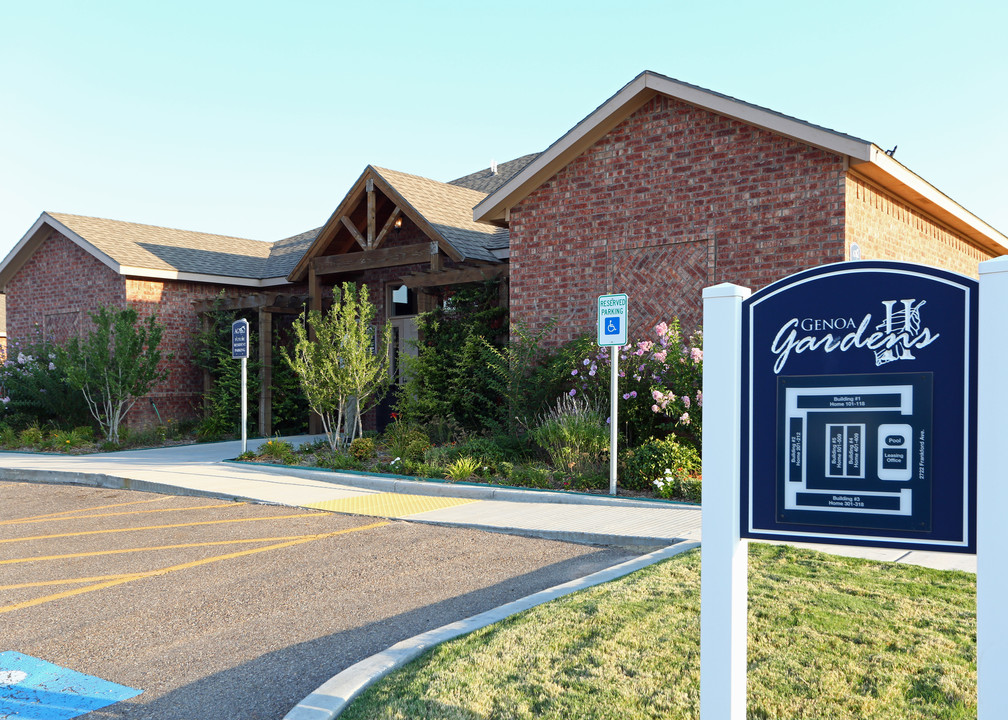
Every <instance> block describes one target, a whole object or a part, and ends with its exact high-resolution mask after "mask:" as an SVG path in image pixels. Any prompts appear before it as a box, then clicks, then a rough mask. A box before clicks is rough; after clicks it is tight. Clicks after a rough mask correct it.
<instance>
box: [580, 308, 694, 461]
mask: <svg viewBox="0 0 1008 720" xmlns="http://www.w3.org/2000/svg"><path fill="white" fill-rule="evenodd" d="M653 332H654V335H653V337H652V339H644V340H639V341H638V342H636V343H633V344H630V345H627V346H625V347H623V348H621V349H620V354H619V386H618V393H619V396H620V398H621V402H620V409H619V430H620V432H621V433H622V435H623V437H624V439H625V440H626V442H627V443H628V444H630V445H636V444H638V443H639V442H640V441H641V440H642V439H643V438H647V437H661V436H663V435H666V434H668V433H669V432H671V431H672V430H675V431H676V432H677V433H678V435H679V439H680V441H681V442H686V443H689V444H691V445H692V446H693V447H694V449H696V451H697V452H700V438H701V434H702V430H703V412H702V405H703V393H702V392H701V390H702V388H703V337H702V336H701V334H700V333H699V332H697V333H695V334H694V335H693V336H692V337H691V338H690V339H689V340H688V341H686V340H684V339H683V337H682V333H681V332H680V330H679V321H678V320H675V319H673V320H672V322H671V323H670V324H666V323H664V322H662V323H659V324H658V325H656V326H655V327H654V331H653ZM610 363H611V359H610V352H609V349H608V348H602V349H600V350H598V351H597V352H590V353H588V354H586V355H585V356H584V357H582V358H580V359H579V360H578V361H577V362H576V364H575V365H574V367H570V368H568V373H569V377H568V378H567V380H568V389H567V392H568V393H570V394H572V395H577V396H582V395H587V396H588V398H589V399H590V401H592V402H595V403H599V404H602V403H606V404H607V403H608V401H609V396H610V389H609V385H610V380H609V377H610V374H611V372H610Z"/></svg>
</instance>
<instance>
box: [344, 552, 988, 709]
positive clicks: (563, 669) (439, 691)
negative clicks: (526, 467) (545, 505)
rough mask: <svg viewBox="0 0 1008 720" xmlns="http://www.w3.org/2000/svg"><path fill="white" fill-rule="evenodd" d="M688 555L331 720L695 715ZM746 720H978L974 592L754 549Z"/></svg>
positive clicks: (392, 682) (459, 655)
mask: <svg viewBox="0 0 1008 720" xmlns="http://www.w3.org/2000/svg"><path fill="white" fill-rule="evenodd" d="M699 647H700V555H699V552H691V553H687V554H684V555H680V556H677V557H675V558H672V559H671V560H668V561H666V562H664V563H661V564H659V565H655V566H652V567H650V568H647V569H645V570H642V571H640V572H637V573H634V574H633V575H630V576H628V577H626V578H623V579H621V580H618V581H615V582H612V583H608V584H605V585H601V586H599V587H596V588H592V589H590V590H586V591H584V592H581V593H578V594H576V595H572V596H570V597H568V598H564V599H561V600H558V601H555V602H552V603H549V604H546V605H542V606H539V607H537V608H534V609H532V610H529V611H528V612H526V613H523V614H521V615H518V616H516V617H513V618H510V619H508V620H506V621H504V622H502V623H499V624H497V625H493V626H491V627H488V628H485V629H483V630H480V631H477V632H475V633H473V634H471V635H468V636H466V637H464V638H460V639H458V640H456V641H453V642H450V643H446V644H444V645H441V646H439V647H437V648H435V649H434V650H432V651H431V652H430V653H427V654H426V655H424V656H422V657H421V658H419V659H418V660H417V661H415V662H413V663H411V664H410V665H408V666H407V667H405V668H403V669H402V670H401V671H399V672H397V673H394V674H393V675H391V676H389V677H388V678H386V679H385V680H384V681H382V682H381V683H378V684H377V685H376V686H374V687H372V688H371V689H370V690H369V691H368V692H366V693H365V694H364V695H362V696H361V697H360V698H358V699H357V701H355V702H354V703H353V704H352V705H351V706H350V707H349V708H348V709H347V710H346V712H345V713H344V714H343V715H342V716H341V719H342V720H351V719H358V720H359V719H361V718H480V719H484V718H485V719H490V718H495V719H496V718H501V719H503V718H530V719H531V718H557V719H560V718H577V719H595V718H613V719H617V718H618V719H620V720H625V719H628V718H670V719H672V720H679V719H682V720H686V719H689V720H695V719H696V718H697V717H698V716H699V709H698V708H699V679H700V653H699ZM748 682H749V685H748V688H749V689H748V697H749V700H748V717H749V718H750V719H759V720H764V719H775V720H777V719H780V720H784V719H788V720H790V719H792V718H816V719H822V720H847V719H850V720H861V719H863V718H878V720H901V719H903V718H915V719H916V718H919V719H920V720H936V719H942V718H948V719H952V718H955V719H958V718H975V717H976V577H975V576H974V575H971V574H968V573H962V572H951V571H938V570H929V569H926V568H919V567H914V566H908V565H895V564H892V563H879V562H873V561H866V560H856V559H850V558H843V557H838V556H834V555H824V554H821V553H816V552H812V551H807V550H798V549H795V548H789V547H784V546H772V545H758V544H753V545H752V546H751V550H750V559H749V670H748Z"/></svg>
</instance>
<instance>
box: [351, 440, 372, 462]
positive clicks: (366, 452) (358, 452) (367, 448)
mask: <svg viewBox="0 0 1008 720" xmlns="http://www.w3.org/2000/svg"><path fill="white" fill-rule="evenodd" d="M349 452H350V454H351V455H353V456H354V457H355V458H357V459H358V460H361V461H363V460H370V459H371V458H373V457H374V456H375V442H374V440H373V439H371V438H365V437H359V438H354V440H353V442H351V443H350V448H349Z"/></svg>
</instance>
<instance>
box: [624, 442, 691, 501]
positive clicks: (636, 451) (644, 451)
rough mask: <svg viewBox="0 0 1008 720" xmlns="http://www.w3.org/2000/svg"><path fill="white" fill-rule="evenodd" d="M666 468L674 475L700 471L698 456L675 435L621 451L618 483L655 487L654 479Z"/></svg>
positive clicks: (632, 487)
mask: <svg viewBox="0 0 1008 720" xmlns="http://www.w3.org/2000/svg"><path fill="white" fill-rule="evenodd" d="M665 468H669V469H670V470H671V471H672V472H673V473H674V475H675V477H677V478H686V477H688V476H691V475H695V474H699V472H700V456H699V455H698V454H697V451H696V450H695V449H693V446H692V445H688V444H686V443H683V442H680V441H679V440H678V439H677V438H676V436H675V435H669V436H668V437H666V438H660V439H657V438H651V439H650V440H648V441H647V442H645V443H643V444H642V445H640V446H639V447H636V448H633V449H630V450H627V451H626V452H625V453H623V458H622V463H621V472H620V484H621V485H622V486H623V487H624V488H626V489H627V490H655V489H656V486H655V481H656V480H659V479H663V478H664V477H665ZM677 491H678V490H677ZM680 497H681V496H680Z"/></svg>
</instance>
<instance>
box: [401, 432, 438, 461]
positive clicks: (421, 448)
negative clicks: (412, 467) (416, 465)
mask: <svg viewBox="0 0 1008 720" xmlns="http://www.w3.org/2000/svg"><path fill="white" fill-rule="evenodd" d="M430 448H431V444H430V440H428V439H427V438H426V437H415V438H413V439H412V440H410V441H409V443H407V445H406V447H405V448H403V451H402V453H401V457H402V458H403V459H404V460H409V461H411V462H420V461H421V460H423V459H424V457H425V456H426V455H427V451H428V450H430Z"/></svg>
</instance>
